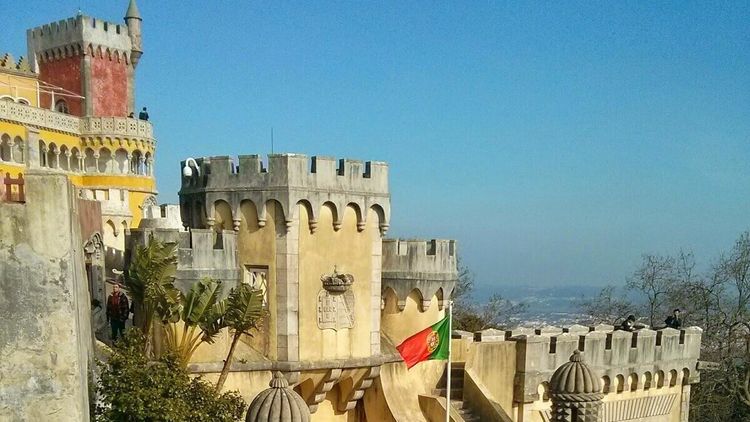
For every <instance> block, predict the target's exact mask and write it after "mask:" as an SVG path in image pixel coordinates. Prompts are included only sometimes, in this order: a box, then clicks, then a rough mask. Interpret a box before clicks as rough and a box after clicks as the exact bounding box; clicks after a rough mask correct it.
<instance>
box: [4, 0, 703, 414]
mask: <svg viewBox="0 0 750 422" xmlns="http://www.w3.org/2000/svg"><path fill="white" fill-rule="evenodd" d="M141 24H142V19H141V16H140V14H139V12H138V8H137V6H136V4H135V1H134V0H131V1H130V4H129V7H128V9H127V12H126V14H125V25H123V24H116V23H112V22H105V21H102V20H99V19H95V18H90V17H87V16H78V17H76V18H73V19H68V20H66V21H60V22H57V23H53V24H50V25H44V26H42V27H40V28H35V29H32V30H29V31H28V32H27V39H28V46H29V56H28V57H29V58H28V59H22V60H20V61H15V60H13V59H12V58H10V56H6V58H5V59H3V61H2V62H0V99H3V100H6V101H0V136H2V144H0V145H1V148H0V159H1V161H0V171H1V172H2V174H3V175H4V176H5V177H4V178H3V180H4V183H3V184H2V186H3V188H2V189H3V192H0V194H2V195H0V198H3V199H2V200H1V201H0V221H13V222H14V223H13V224H4V223H3V224H0V297H4V298H8V302H6V304H3V302H0V304H2V305H0V317H2V318H3V319H4V320H5V321H8V326H9V327H13V328H18V329H17V330H12V331H13V332H10V331H7V330H2V329H0V352H1V353H2V355H3V356H6V357H7V358H6V359H4V361H3V362H0V373H3V374H6V373H7V374H11V375H12V376H8V377H0V420H6V419H7V420H20V421H33V420H60V421H68V420H89V419H88V418H89V417H88V405H89V401H90V400H91V398H90V397H89V395H88V389H87V386H86V378H87V374H88V373H89V372H90V371H91V369H92V359H93V354H94V352H93V350H94V348H95V346H94V338H93V334H92V332H93V331H94V330H93V329H92V325H95V323H96V319H97V317H96V315H93V314H92V313H91V311H90V307H89V303H90V301H91V299H97V300H99V301H100V302H101V301H102V300H103V299H104V298H105V297H106V294H107V286H108V285H109V283H108V282H107V280H106V279H107V276H108V275H109V274H110V273H111V269H113V268H115V269H127V266H128V264H129V259H130V256H129V255H130V253H131V252H132V251H133V250H134V248H136V247H138V246H141V245H145V244H147V243H148V242H149V241H150V239H160V240H162V241H164V242H168V243H172V244H174V245H176V246H177V260H178V263H177V273H176V277H175V278H176V279H175V285H176V286H177V287H178V288H180V289H184V290H187V289H189V288H190V286H191V285H192V284H193V283H195V282H196V281H197V280H200V279H202V278H203V277H207V276H208V277H212V278H215V279H219V280H222V281H223V282H224V283H226V284H227V285H229V286H232V285H236V284H238V283H248V284H251V285H253V286H254V287H255V288H257V289H259V290H261V291H262V292H263V306H264V308H265V309H266V311H267V314H268V317H267V318H266V319H265V320H264V321H263V325H262V327H261V329H260V330H259V332H258V334H257V335H255V336H254V337H243V338H242V341H241V342H240V344H239V346H238V350H237V352H236V358H235V360H234V363H233V364H232V367H231V372H230V374H229V377H228V379H227V381H226V383H225V385H224V389H225V390H237V391H238V392H239V393H240V394H241V395H242V396H243V398H244V399H245V401H246V402H247V403H248V404H249V403H251V402H252V401H253V399H254V398H255V397H256V396H257V395H258V394H264V393H263V390H265V389H266V388H267V386H268V381H269V380H270V379H272V377H273V378H274V381H273V382H272V384H273V385H276V387H275V388H287V387H288V388H289V389H291V390H293V391H294V392H295V394H296V395H298V396H299V397H300V398H301V402H300V403H304V406H305V407H306V409H305V411H306V412H309V413H310V414H311V420H313V421H407V422H411V421H437V420H444V414H445V412H446V401H445V399H444V394H445V392H446V390H447V389H450V390H451V392H452V398H453V399H454V400H453V402H452V403H450V404H449V405H448V408H449V409H450V412H451V419H452V420H453V421H475V420H482V421H516V422H530V421H534V422H536V421H549V420H571V421H572V420H581V421H595V420H596V421H608V422H609V421H611V422H614V421H635V420H640V421H653V422H656V421H665V422H666V421H669V422H673V421H674V422H677V421H679V422H685V421H687V417H688V413H689V398H690V387H691V384H694V383H696V382H698V381H699V374H698V372H697V370H696V369H697V360H698V357H699V350H700V341H701V332H700V329H697V328H686V329H683V330H672V329H664V330H659V331H651V330H640V331H638V332H635V333H631V332H623V331H615V330H614V328H613V327H611V326H606V325H602V326H596V327H584V326H572V327H565V328H558V327H542V328H536V329H532V328H517V329H514V330H510V331H498V330H485V331H481V332H477V333H466V332H459V331H454V332H453V339H452V348H453V353H452V361H453V369H452V372H451V375H452V381H451V383H450V385H448V384H447V381H446V364H445V362H444V361H438V360H436V361H426V362H423V363H420V364H419V365H417V366H415V367H414V368H412V369H411V370H407V369H406V366H405V365H404V363H403V361H402V359H401V357H400V355H399V354H398V352H397V351H396V348H395V346H396V345H398V344H399V343H400V342H401V341H403V340H404V339H406V338H407V337H409V336H410V335H411V334H414V333H415V332H417V331H419V330H421V329H423V328H425V327H427V326H430V325H431V324H433V323H435V322H437V321H438V320H440V319H441V318H443V317H444V315H445V312H446V309H447V305H448V304H449V301H450V298H451V295H452V293H453V289H454V288H455V284H456V279H457V277H458V275H457V269H456V259H457V244H456V242H455V241H453V240H436V239H433V240H418V239H391V238H386V235H387V232H388V229H389V221H390V217H391V202H390V191H389V183H390V180H389V175H388V165H387V163H383V162H377V161H367V162H362V161H357V160H348V159H341V160H337V159H334V158H331V157H307V156H304V155H298V154H272V155H269V156H268V157H261V156H258V155H245V156H239V157H237V158H234V157H203V158H197V159H193V158H190V159H186V160H184V161H183V162H181V163H180V164H179V168H177V166H176V165H175V171H176V172H177V171H179V174H180V175H181V180H182V182H181V188H180V192H179V198H180V203H179V205H162V206H158V205H156V201H155V199H154V195H155V194H156V189H155V180H154V177H153V167H154V165H155V161H154V153H155V140H154V138H153V128H152V126H151V123H149V122H148V121H145V120H139V119H135V118H132V117H128V116H130V114H131V113H134V112H136V107H135V95H134V86H135V70H136V66H137V64H138V63H139V60H140V59H141V57H142V54H143V47H142V41H141V36H142V35H141V31H142V28H141ZM6 174H7V175H6ZM52 221H54V222H56V223H57V222H60V221H63V222H64V225H65V227H66V228H67V229H66V230H64V231H60V230H55V229H53V228H52V227H51V224H52V223H51V222H52ZM337 275H346V277H347V278H348V280H350V282H349V283H346V284H344V285H343V286H342V285H338V286H335V285H332V284H331V283H330V282H329V281H328V280H330V279H331V278H332V277H336V276H337ZM27 292H34V293H36V294H34V295H32V296H29V295H28V294H27ZM53 299H54V300H53ZM21 327H32V328H28V329H21ZM225 331H226V330H225ZM230 340H231V339H230V336H229V333H228V332H223V333H222V334H221V335H220V336H219V338H218V340H217V341H215V342H214V343H213V344H204V345H202V346H201V347H200V348H198V349H197V351H196V353H195V354H194V355H193V358H192V360H191V363H190V365H189V370H190V371H191V372H192V373H194V374H196V375H202V376H204V377H205V378H207V379H209V380H215V379H217V378H218V376H219V372H220V371H221V368H222V364H223V359H224V358H225V357H226V354H227V350H228V348H229V347H230ZM569 360H570V361H571V362H568V361H569ZM584 362H585V363H584ZM566 365H568V366H566ZM584 365H585V366H584ZM568 367H575V368H577V370H581V368H585V371H588V372H585V371H584V372H585V373H586V374H593V375H591V376H588V378H586V379H589V380H591V379H593V381H592V382H589V383H588V384H586V385H584V386H583V387H582V388H583V390H581V391H580V392H576V391H562V390H564V389H565V388H566V386H567V384H566V383H565V382H559V381H560V376H561V375H560V373H561V372H560V370H561V369H563V368H568ZM563 372H564V371H563ZM274 373H279V374H281V375H277V376H274V375H273V374H274ZM279 377H280V378H279ZM592 377H593V378H592ZM29 380H32V381H29ZM553 381H554V382H553ZM563 381H565V380H564V379H563ZM573 381H575V380H573ZM571 386H572V387H571V389H572V390H576V388H578V385H577V384H576V383H575V382H573V383H572V384H571ZM561 389H562V390H561ZM584 390H585V391H584ZM588 390H591V391H588ZM587 394H588V395H587ZM441 398H442V401H441ZM559 400H562V402H560V401H559ZM565 400H568V401H569V402H565ZM5 403H8V405H6V406H3V404H5ZM561 403H562V404H561ZM566 406H567V407H566Z"/></svg>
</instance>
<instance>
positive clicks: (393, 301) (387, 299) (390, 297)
mask: <svg viewBox="0 0 750 422" xmlns="http://www.w3.org/2000/svg"><path fill="white" fill-rule="evenodd" d="M382 300H383V313H384V314H397V313H399V312H400V310H399V309H398V295H396V292H395V291H394V290H393V289H392V288H390V287H386V289H385V291H384V292H383V294H382Z"/></svg>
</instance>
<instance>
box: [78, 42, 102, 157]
mask: <svg viewBox="0 0 750 422" xmlns="http://www.w3.org/2000/svg"><path fill="white" fill-rule="evenodd" d="M82 70H83V72H82V73H83V83H82V85H83V96H84V97H86V99H85V100H83V110H82V111H83V115H84V116H93V115H94V99H93V97H92V90H91V54H89V53H84V56H83V69H82ZM97 171H99V170H98V166H97Z"/></svg>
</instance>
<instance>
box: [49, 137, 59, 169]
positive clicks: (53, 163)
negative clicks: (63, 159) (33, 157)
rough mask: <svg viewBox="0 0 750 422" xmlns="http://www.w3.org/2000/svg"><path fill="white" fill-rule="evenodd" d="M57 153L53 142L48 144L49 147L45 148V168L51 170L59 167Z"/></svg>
mask: <svg viewBox="0 0 750 422" xmlns="http://www.w3.org/2000/svg"><path fill="white" fill-rule="evenodd" d="M57 153H58V150H57V145H55V143H54V142H50V143H49V146H47V167H49V168H51V169H55V168H58V167H59V163H58V162H57V157H58V155H57Z"/></svg>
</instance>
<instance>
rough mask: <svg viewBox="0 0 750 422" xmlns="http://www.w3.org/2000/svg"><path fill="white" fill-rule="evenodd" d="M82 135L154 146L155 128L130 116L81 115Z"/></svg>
mask: <svg viewBox="0 0 750 422" xmlns="http://www.w3.org/2000/svg"><path fill="white" fill-rule="evenodd" d="M79 119H80V132H79V133H80V136H81V137H83V138H88V139H90V140H94V139H96V138H109V139H117V140H123V141H126V142H127V141H129V142H141V143H145V144H146V145H148V146H151V147H154V146H155V143H156V141H154V128H153V126H152V125H151V123H149V122H148V121H145V120H139V119H132V118H129V117H81V118H79Z"/></svg>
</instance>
